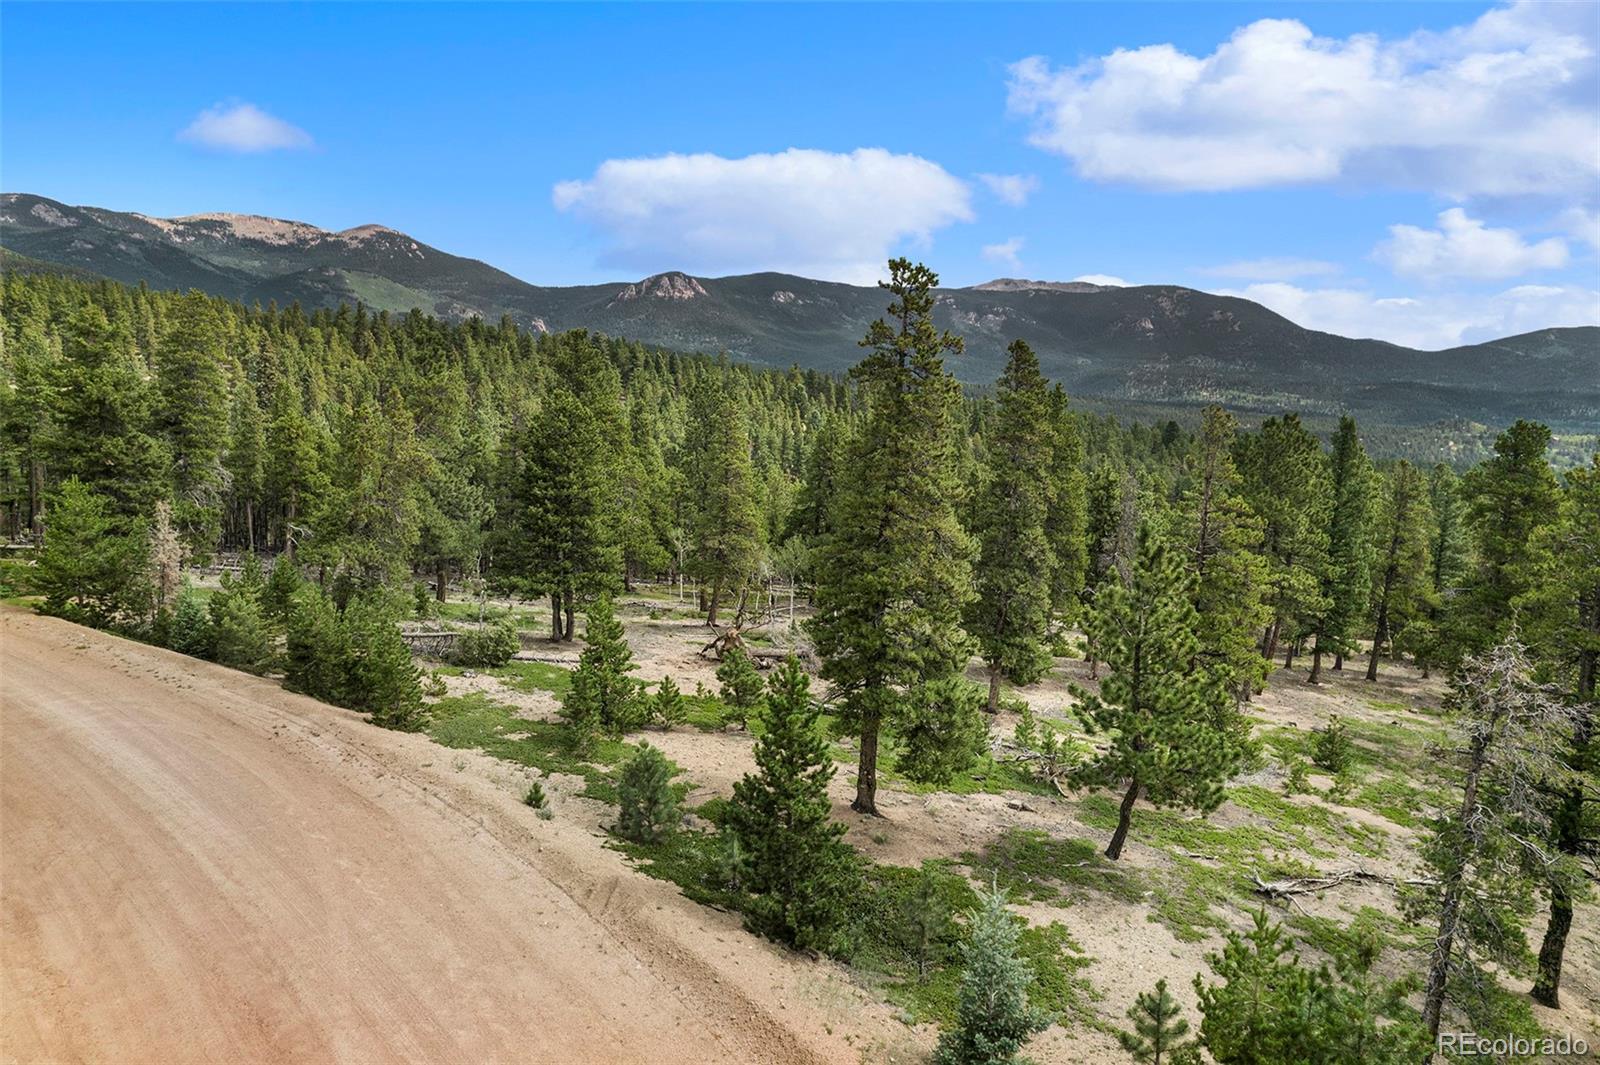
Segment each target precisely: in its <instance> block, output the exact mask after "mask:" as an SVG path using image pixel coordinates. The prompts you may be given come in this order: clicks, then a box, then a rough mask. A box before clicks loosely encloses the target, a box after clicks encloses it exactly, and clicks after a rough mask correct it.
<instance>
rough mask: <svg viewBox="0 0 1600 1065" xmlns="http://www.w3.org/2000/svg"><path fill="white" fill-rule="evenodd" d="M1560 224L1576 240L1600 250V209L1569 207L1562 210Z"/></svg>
mask: <svg viewBox="0 0 1600 1065" xmlns="http://www.w3.org/2000/svg"><path fill="white" fill-rule="evenodd" d="M1560 225H1561V228H1562V229H1564V230H1566V231H1567V233H1568V235H1570V236H1571V237H1572V238H1573V239H1574V240H1581V241H1583V242H1584V243H1585V244H1587V245H1589V247H1591V248H1593V249H1594V250H1595V251H1600V211H1595V210H1588V209H1586V208H1583V207H1569V208H1567V209H1566V210H1565V211H1562V212H1561V219H1560Z"/></svg>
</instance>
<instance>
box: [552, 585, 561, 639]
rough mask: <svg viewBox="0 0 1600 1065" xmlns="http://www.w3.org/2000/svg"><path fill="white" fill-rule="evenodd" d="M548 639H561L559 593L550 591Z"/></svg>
mask: <svg viewBox="0 0 1600 1065" xmlns="http://www.w3.org/2000/svg"><path fill="white" fill-rule="evenodd" d="M550 639H551V641H552V642H554V641H556V640H559V639H561V593H560V592H551V593H550Z"/></svg>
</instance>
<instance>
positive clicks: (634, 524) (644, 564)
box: [617, 400, 673, 589]
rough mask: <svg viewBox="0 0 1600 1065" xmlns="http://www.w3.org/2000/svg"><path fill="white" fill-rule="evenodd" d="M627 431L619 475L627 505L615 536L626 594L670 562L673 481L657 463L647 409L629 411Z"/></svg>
mask: <svg viewBox="0 0 1600 1065" xmlns="http://www.w3.org/2000/svg"><path fill="white" fill-rule="evenodd" d="M628 425H629V432H630V436H631V441H630V446H629V449H628V454H627V456H626V458H625V460H624V462H623V463H622V468H621V472H620V477H621V479H622V498H623V499H624V500H625V501H626V505H625V506H623V508H622V514H621V524H620V526H619V528H618V531H617V541H618V544H619V546H620V547H621V549H622V579H623V585H624V588H625V589H631V588H632V583H631V582H632V580H633V578H635V577H648V576H653V575H656V574H661V573H665V572H667V570H668V568H669V567H670V566H671V565H672V562H673V554H672V549H671V544H672V500H671V493H672V488H673V479H672V474H671V472H670V471H669V470H668V469H667V464H666V462H665V460H663V458H662V457H661V445H660V442H659V439H660V431H659V430H658V429H657V427H656V424H655V419H654V417H653V415H651V413H650V408H649V407H647V406H645V404H644V403H642V402H639V401H637V400H635V401H634V402H633V403H632V404H630V406H629V407H628Z"/></svg>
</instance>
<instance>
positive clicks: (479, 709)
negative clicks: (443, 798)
mask: <svg viewBox="0 0 1600 1065" xmlns="http://www.w3.org/2000/svg"><path fill="white" fill-rule="evenodd" d="M426 731H427V733H428V735H429V737H431V738H432V739H433V741H434V742H435V743H438V744H441V745H442V746H445V747H450V748H453V749H455V750H467V751H482V752H483V753H485V754H488V755H492V756H494V757H495V758H501V759H504V760H505V761H508V762H515V763H517V764H518V765H525V766H528V767H529V768H532V769H538V770H540V771H541V772H544V773H571V774H573V775H575V776H581V777H583V778H584V780H585V782H586V783H585V787H584V790H583V791H582V792H581V793H580V794H582V795H585V796H587V797H589V798H594V799H600V800H602V801H605V802H616V784H615V782H614V780H613V778H612V773H611V772H609V771H608V770H607V769H606V768H605V767H607V766H615V765H616V764H617V763H619V762H621V761H622V760H623V759H624V758H626V757H627V756H628V754H629V752H630V751H632V749H633V748H632V747H631V746H630V745H629V744H626V743H622V742H619V741H616V740H601V741H599V742H598V743H596V744H595V747H594V750H593V751H592V752H591V753H590V754H589V756H588V757H580V756H579V755H578V754H577V752H575V751H574V750H573V749H572V745H571V744H570V743H569V742H568V740H567V733H566V729H565V728H564V727H563V726H561V725H559V724H556V723H553V722H549V721H528V720H525V719H523V718H520V717H517V716H516V715H515V714H513V713H512V712H511V708H510V707H508V706H505V705H504V704H501V703H497V702H494V701H493V700H491V699H490V698H489V697H488V696H486V695H484V694H483V693H482V692H472V693H471V694H468V695H455V696H448V697H446V698H444V699H441V700H439V701H438V702H437V703H435V704H434V705H433V708H432V717H431V718H430V720H429V722H428V726H427V729H426Z"/></svg>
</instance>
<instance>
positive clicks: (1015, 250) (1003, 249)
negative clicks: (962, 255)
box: [983, 237, 1022, 270]
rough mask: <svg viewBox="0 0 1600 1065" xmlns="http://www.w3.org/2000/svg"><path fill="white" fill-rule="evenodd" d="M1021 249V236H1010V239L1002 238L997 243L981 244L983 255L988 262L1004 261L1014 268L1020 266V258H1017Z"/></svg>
mask: <svg viewBox="0 0 1600 1065" xmlns="http://www.w3.org/2000/svg"><path fill="white" fill-rule="evenodd" d="M1021 251H1022V238H1021V237H1012V238H1011V239H1010V240H1003V241H1001V242H1000V243H999V244H985V245H984V246H983V257H984V258H985V259H988V260H989V261H990V262H995V263H1004V264H1005V265H1006V266H1009V267H1011V268H1012V269H1014V270H1015V269H1021V267H1022V260H1021V259H1020V258H1018V255H1019V254H1020V253H1021Z"/></svg>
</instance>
